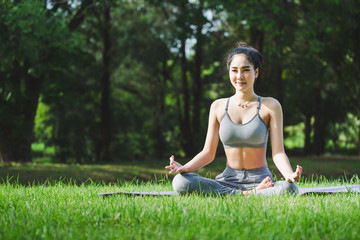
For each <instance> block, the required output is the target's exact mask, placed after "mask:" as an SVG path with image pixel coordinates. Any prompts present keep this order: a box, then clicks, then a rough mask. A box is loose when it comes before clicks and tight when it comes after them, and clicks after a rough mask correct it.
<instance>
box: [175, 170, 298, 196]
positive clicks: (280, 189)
mask: <svg viewBox="0 0 360 240" xmlns="http://www.w3.org/2000/svg"><path fill="white" fill-rule="evenodd" d="M266 177H270V178H271V180H272V181H273V182H274V186H273V187H271V188H266V189H262V190H259V191H256V192H255V195H262V196H270V195H279V194H283V193H290V194H297V192H298V188H297V187H296V185H295V184H294V183H289V182H287V181H278V182H275V180H274V178H273V177H272V175H271V172H270V170H269V168H268V167H267V166H265V167H261V168H255V169H233V168H230V167H228V166H227V167H226V168H225V170H224V171H223V172H222V173H221V174H219V175H218V176H216V178H215V180H213V179H209V178H205V177H202V176H200V175H199V174H196V173H181V174H178V175H176V176H175V177H174V179H173V182H172V185H173V188H174V190H175V191H177V192H179V193H180V194H182V193H201V194H210V195H237V194H241V192H242V191H244V190H251V189H253V188H255V187H256V186H258V185H259V184H260V183H261V181H262V180H264V179H265V178H266Z"/></svg>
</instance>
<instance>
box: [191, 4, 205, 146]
mask: <svg viewBox="0 0 360 240" xmlns="http://www.w3.org/2000/svg"><path fill="white" fill-rule="evenodd" d="M198 11H199V15H200V16H198V17H199V18H201V16H202V1H200V7H199V9H198ZM198 21H199V23H198V25H197V29H196V45H195V64H194V67H195V69H194V86H193V101H194V102H193V105H194V112H193V122H192V123H193V134H194V139H195V142H194V144H196V146H195V148H197V147H198V145H199V143H200V139H199V137H200V135H201V134H200V101H201V95H202V80H201V67H202V60H203V59H202V58H203V49H202V44H203V35H202V29H203V25H202V22H201V21H200V20H198Z"/></svg>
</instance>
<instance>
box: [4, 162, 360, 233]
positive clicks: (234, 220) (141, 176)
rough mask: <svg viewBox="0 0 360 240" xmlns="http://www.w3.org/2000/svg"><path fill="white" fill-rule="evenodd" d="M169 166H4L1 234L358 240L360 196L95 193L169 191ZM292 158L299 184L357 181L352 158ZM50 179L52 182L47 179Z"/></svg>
mask: <svg viewBox="0 0 360 240" xmlns="http://www.w3.org/2000/svg"><path fill="white" fill-rule="evenodd" d="M295 160H297V161H295ZM339 161H342V163H343V164H338V162H339ZM166 163H167V161H166V160H165V161H164V162H163V163H161V162H160V163H159V162H148V161H144V162H128V163H123V164H108V165H106V164H105V165H64V164H44V165H40V164H34V163H32V164H14V163H13V164H9V165H1V168H0V174H1V179H2V180H1V181H2V182H1V183H0V226H1V227H0V239H359V236H360V230H359V229H360V222H359V216H360V194H358V193H356V194H337V195H327V196H287V195H284V196H274V197H266V198H261V197H254V196H250V197H241V196H232V197H229V196H227V197H204V196H196V195H190V196H169V197H128V196H113V197H107V198H103V197H99V196H98V195H97V193H100V192H114V191H120V190H121V191H170V190H172V187H171V181H170V179H168V178H167V177H166V172H167V171H166V170H164V169H163V166H164V165H165V164H166ZM292 163H293V164H295V165H296V163H298V164H300V165H303V166H304V170H305V172H306V170H307V171H308V174H307V175H305V177H304V178H303V180H302V181H301V182H300V183H298V186H299V187H309V186H329V185H342V184H360V180H359V178H358V177H357V176H356V175H354V176H353V177H351V176H352V175H353V174H354V173H358V172H359V164H358V163H359V159H357V158H351V159H345V160H344V159H342V158H341V159H336V158H334V157H333V158H328V159H324V158H321V159H319V158H308V159H300V158H299V159H293V160H292ZM224 164H225V163H224V161H223V160H221V159H219V161H216V162H214V163H212V164H211V165H210V166H209V167H208V168H207V169H204V170H203V171H202V172H200V173H201V174H203V175H206V174H207V175H212V176H213V177H214V176H215V174H217V172H220V171H221V170H222V169H223V168H224ZM269 164H270V165H269V167H270V168H271V169H273V171H274V173H275V172H276V171H275V170H274V168H273V166H272V165H271V163H270V162H269ZM339 166H342V167H339ZM344 166H345V167H344ZM210 168H211V169H213V170H211V171H210V170H209V169H210ZM325 171H328V172H325ZM344 172H345V173H346V175H347V176H348V177H347V178H345V177H344ZM314 173H317V174H314ZM324 173H326V174H329V175H326V174H324ZM336 173H338V175H336ZM351 173H352V175H350V174H351ZM322 175H324V176H328V177H327V178H325V177H319V176H322ZM11 176H14V178H12V179H10V178H11ZM135 176H137V177H136V178H134V177H135ZM49 177H51V179H52V180H45V179H46V178H49ZM60 177H61V178H60ZM89 177H90V178H91V180H90V179H88V178H89ZM86 179H88V180H86ZM346 179H347V180H346ZM66 180H67V181H66ZM129 180H130V181H129ZM143 180H146V181H143Z"/></svg>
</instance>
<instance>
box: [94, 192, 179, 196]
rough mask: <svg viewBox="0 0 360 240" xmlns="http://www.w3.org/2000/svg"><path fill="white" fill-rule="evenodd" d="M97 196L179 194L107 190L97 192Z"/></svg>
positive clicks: (171, 194) (171, 193) (174, 193)
mask: <svg viewBox="0 0 360 240" xmlns="http://www.w3.org/2000/svg"><path fill="white" fill-rule="evenodd" d="M98 195H99V196H103V197H107V196H113V195H127V196H174V195H179V194H178V193H177V192H175V191H164V192H108V193H98Z"/></svg>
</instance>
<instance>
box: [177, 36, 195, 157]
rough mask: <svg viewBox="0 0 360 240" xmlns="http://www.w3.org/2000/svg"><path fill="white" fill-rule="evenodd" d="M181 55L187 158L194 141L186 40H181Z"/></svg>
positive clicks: (182, 112)
mask: <svg viewBox="0 0 360 240" xmlns="http://www.w3.org/2000/svg"><path fill="white" fill-rule="evenodd" d="M180 54H181V61H180V62H181V91H182V109H181V110H180V114H181V115H180V116H181V117H180V130H181V136H182V145H183V148H184V151H185V154H186V156H191V154H192V153H193V139H192V134H191V125H190V99H189V87H188V81H187V76H186V74H187V67H186V53H185V39H182V40H181V47H180Z"/></svg>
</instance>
